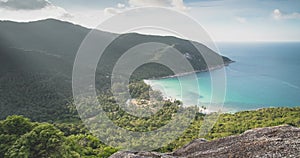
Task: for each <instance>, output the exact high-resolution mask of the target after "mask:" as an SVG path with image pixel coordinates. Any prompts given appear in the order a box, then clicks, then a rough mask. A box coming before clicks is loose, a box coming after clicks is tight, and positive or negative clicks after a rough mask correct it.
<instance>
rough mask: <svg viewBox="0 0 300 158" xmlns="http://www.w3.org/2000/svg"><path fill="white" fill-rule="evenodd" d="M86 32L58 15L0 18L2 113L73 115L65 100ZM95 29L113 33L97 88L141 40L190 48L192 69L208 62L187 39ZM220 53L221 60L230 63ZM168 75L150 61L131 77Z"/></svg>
mask: <svg viewBox="0 0 300 158" xmlns="http://www.w3.org/2000/svg"><path fill="white" fill-rule="evenodd" d="M90 31H91V30H90V29H87V28H84V27H82V26H80V25H74V24H72V23H69V22H63V21H59V20H56V19H46V20H41V21H34V22H26V23H18V22H12V21H0V41H1V42H0V62H1V67H0V83H1V85H0V86H1V87H0V89H1V91H0V96H1V97H0V109H1V110H0V118H1V119H4V118H5V117H6V116H9V115H13V114H17V115H24V116H26V117H29V118H31V119H32V120H34V121H53V120H56V119H63V118H64V116H68V117H69V116H71V114H70V113H69V112H68V108H67V106H66V104H68V103H69V102H71V101H72V85H71V79H72V70H73V64H74V60H75V57H76V54H77V51H78V48H79V47H80V45H81V43H82V41H83V40H84V39H85V37H86V35H87V34H88V33H89V32H90ZM96 33H97V35H99V36H100V37H101V39H104V38H113V37H117V38H116V39H115V40H114V41H113V42H112V43H111V44H110V45H109V46H108V47H107V49H106V50H105V52H104V54H103V57H102V58H101V60H100V61H99V63H98V66H97V71H96V88H97V89H98V90H99V91H102V92H104V91H107V90H108V89H109V87H110V77H111V74H112V70H113V67H114V65H115V63H116V62H117V61H118V59H119V58H120V57H121V56H122V54H123V53H124V52H126V51H127V50H128V49H130V48H131V47H134V46H136V45H139V44H142V43H147V42H158V43H163V44H166V45H169V46H171V45H174V44H175V45H174V48H175V49H177V50H179V51H180V52H182V54H183V55H184V53H186V52H188V53H189V57H190V58H188V60H189V62H190V63H191V65H192V66H193V68H194V70H195V71H198V70H206V69H207V67H208V65H206V63H205V62H203V61H204V60H203V56H201V55H200V53H198V50H197V49H195V48H194V46H193V44H192V43H191V42H190V41H188V40H183V39H179V38H176V37H162V36H154V35H141V34H137V33H129V34H123V35H119V36H118V35H117V34H113V33H108V32H103V31H98V30H97V32H96ZM198 45H199V47H200V48H201V51H203V52H201V53H204V54H206V55H207V56H209V57H211V58H215V57H221V56H220V55H218V54H217V53H215V52H214V51H212V50H210V49H209V48H208V47H206V46H204V45H203V44H200V43H198ZM222 58H223V60H224V62H225V64H226V63H230V62H232V61H231V60H230V59H229V58H227V57H222ZM216 65H217V66H220V65H218V64H217V63H216ZM221 66H224V65H221ZM171 75H174V73H173V72H172V71H171V70H170V69H169V68H167V67H165V66H163V65H158V64H153V63H150V64H148V65H147V64H146V65H144V66H142V67H139V68H138V69H137V70H136V71H135V72H134V74H133V75H132V80H142V79H148V78H153V77H154V78H158V77H164V76H171ZM8 85H9V86H8ZM12 107H13V109H12ZM41 110H42V111H41ZM49 111H50V112H49ZM43 115H44V116H43Z"/></svg>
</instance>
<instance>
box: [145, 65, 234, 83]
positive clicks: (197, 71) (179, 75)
mask: <svg viewBox="0 0 300 158" xmlns="http://www.w3.org/2000/svg"><path fill="white" fill-rule="evenodd" d="M234 62H235V61H230V62H228V63H224V64H223V65H217V66H214V67H210V68H206V69H203V70H195V71H191V72H184V73H179V74H175V75H169V76H164V77H156V78H151V79H144V81H145V80H159V79H167V78H175V77H182V76H186V75H190V74H193V73H201V72H209V71H213V70H218V69H222V68H225V67H226V66H229V64H231V63H234Z"/></svg>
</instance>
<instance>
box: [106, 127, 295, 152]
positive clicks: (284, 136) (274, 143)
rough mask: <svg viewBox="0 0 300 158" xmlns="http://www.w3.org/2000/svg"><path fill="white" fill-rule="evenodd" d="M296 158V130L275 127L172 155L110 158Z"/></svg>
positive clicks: (201, 141)
mask: <svg viewBox="0 0 300 158" xmlns="http://www.w3.org/2000/svg"><path fill="white" fill-rule="evenodd" d="M198 157H199V158H201V157H203V158H204V157H205V158H207V157H218V158H225V157H226V158H228V157H232V158H234V157H249V158H269V157H270V158H271V157H272V158H282V157H290V158H297V157H299V158H300V128H296V127H292V126H286V125H285V126H276V127H267V128H258V129H253V130H248V131H246V132H244V133H243V134H240V135H236V136H229V137H226V138H222V139H218V140H213V141H206V140H205V139H196V140H194V141H192V142H191V143H189V144H187V145H185V146H184V147H182V148H180V149H178V150H176V151H174V152H172V153H165V154H162V153H157V152H135V153H134V152H124V151H121V152H118V153H116V154H114V155H112V156H111V158H198Z"/></svg>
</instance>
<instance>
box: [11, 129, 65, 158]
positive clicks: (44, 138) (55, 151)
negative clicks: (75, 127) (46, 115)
mask: <svg viewBox="0 0 300 158" xmlns="http://www.w3.org/2000/svg"><path fill="white" fill-rule="evenodd" d="M64 141H65V137H64V134H63V133H62V132H61V131H60V130H58V129H57V128H56V127H54V126H53V125H51V124H47V123H43V124H40V125H38V126H37V127H35V128H34V129H33V130H32V131H30V132H29V133H27V134H24V135H23V136H21V137H20V138H19V139H18V140H17V141H16V142H15V143H14V145H13V146H12V147H11V148H10V149H9V150H8V152H7V153H6V157H11V158H28V157H30V158H46V157H71V155H70V152H68V148H67V146H66V145H65V144H64Z"/></svg>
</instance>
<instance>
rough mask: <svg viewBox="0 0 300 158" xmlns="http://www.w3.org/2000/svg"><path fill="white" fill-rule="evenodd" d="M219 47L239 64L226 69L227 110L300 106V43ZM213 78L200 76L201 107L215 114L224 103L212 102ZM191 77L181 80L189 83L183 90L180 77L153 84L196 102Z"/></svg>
mask: <svg viewBox="0 0 300 158" xmlns="http://www.w3.org/2000/svg"><path fill="white" fill-rule="evenodd" d="M217 46H218V47H219V49H220V52H221V54H222V55H225V56H227V57H229V58H231V59H232V60H234V61H236V62H235V63H232V64H230V65H229V66H228V67H226V68H225V69H226V77H227V82H226V83H227V87H226V88H227V89H226V96H225V102H224V106H223V109H222V110H223V111H230V112H236V111H244V110H254V109H258V108H264V107H293V106H300V43H219V44H217ZM218 71H220V70H215V71H213V72H211V73H218ZM210 77H211V75H210V73H208V72H204V73H197V79H198V83H199V93H200V96H198V97H199V98H200V99H199V100H200V103H199V104H198V105H199V106H202V105H205V106H208V108H209V109H211V111H213V109H214V104H215V105H216V104H217V105H219V104H220V103H211V81H210ZM188 78H189V77H185V76H183V77H181V79H180V81H181V82H186V83H185V87H183V88H182V89H181V87H180V84H179V81H178V79H177V78H167V79H160V80H152V81H150V84H151V85H153V86H154V89H160V90H163V91H164V92H165V96H168V97H171V98H176V99H179V100H182V97H187V98H185V99H186V100H188V99H189V97H190V99H194V98H195V96H194V95H195V94H197V93H195V92H193V91H190V89H193V88H192V87H195V85H189V84H188V83H189V81H188V80H189V79H188ZM157 85H160V86H157ZM155 86H156V87H155ZM158 87H160V88H158ZM185 104H188V102H186V103H185Z"/></svg>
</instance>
